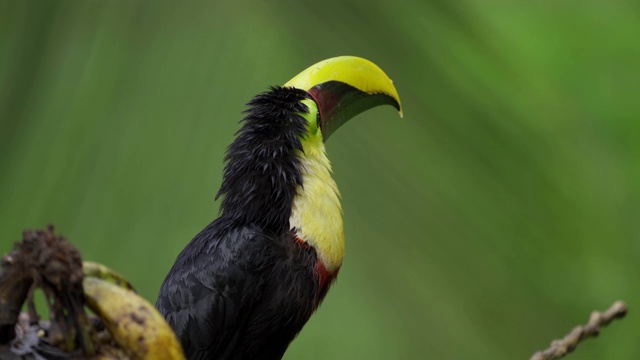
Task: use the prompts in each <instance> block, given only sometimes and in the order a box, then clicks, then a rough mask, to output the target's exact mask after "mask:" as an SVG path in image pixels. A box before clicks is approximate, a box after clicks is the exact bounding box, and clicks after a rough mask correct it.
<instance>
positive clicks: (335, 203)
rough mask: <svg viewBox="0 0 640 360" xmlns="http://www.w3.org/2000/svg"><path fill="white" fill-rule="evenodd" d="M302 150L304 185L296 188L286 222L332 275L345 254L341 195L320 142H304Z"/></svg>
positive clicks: (322, 144)
mask: <svg viewBox="0 0 640 360" xmlns="http://www.w3.org/2000/svg"><path fill="white" fill-rule="evenodd" d="M303 147H304V153H303V154H301V155H300V156H301V160H302V164H301V165H302V181H303V186H298V189H297V195H296V196H295V198H294V201H293V206H292V211H291V218H290V219H289V223H290V225H291V228H293V229H295V231H296V234H297V235H298V237H299V238H300V239H302V240H303V241H305V242H307V243H308V244H309V245H311V246H313V247H314V248H315V250H316V253H317V254H318V257H319V258H320V260H321V261H322V262H323V263H324V266H325V267H326V269H327V271H329V273H333V272H334V271H336V270H337V269H338V268H340V265H342V259H343V258H344V251H345V250H344V248H345V243H344V229H343V225H342V207H341V205H340V192H339V191H338V187H337V185H336V183H335V181H334V180H333V178H332V177H331V163H330V162H329V159H328V158H327V156H326V153H325V148H324V143H322V140H320V141H307V142H304V143H303Z"/></svg>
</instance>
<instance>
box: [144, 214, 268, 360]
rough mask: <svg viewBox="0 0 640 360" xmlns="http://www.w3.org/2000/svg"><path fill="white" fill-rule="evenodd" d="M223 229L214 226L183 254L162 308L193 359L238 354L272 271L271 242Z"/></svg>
mask: <svg viewBox="0 0 640 360" xmlns="http://www.w3.org/2000/svg"><path fill="white" fill-rule="evenodd" d="M220 225H221V224H220V222H213V223H212V224H211V225H209V226H208V227H207V228H205V229H204V230H203V231H202V232H201V233H200V234H198V235H197V236H196V237H195V238H194V239H193V240H192V241H191V243H190V244H189V245H188V246H187V247H186V248H185V249H184V250H183V251H182V253H181V254H180V255H179V256H178V259H177V260H176V264H175V265H174V266H173V268H172V269H171V271H170V272H169V274H168V275H167V278H166V279H165V281H164V283H163V284H162V288H161V289H160V295H159V297H158V302H157V304H156V306H157V308H158V310H160V312H161V313H162V314H163V315H164V316H165V318H166V319H167V321H168V322H169V324H170V325H171V326H172V327H173V329H174V331H175V332H176V335H177V336H178V339H179V340H180V342H181V343H182V346H183V348H184V351H185V354H186V355H187V358H189V359H210V358H216V359H224V358H226V356H225V355H228V354H229V353H230V352H232V351H233V349H234V347H235V346H236V344H237V342H238V338H239V337H240V336H241V335H242V334H240V331H241V329H243V328H244V325H245V324H246V322H247V321H248V320H249V316H251V310H252V308H253V305H254V304H255V302H256V301H257V300H258V299H259V296H258V295H259V293H260V291H261V289H262V287H263V285H264V283H265V281H266V279H265V276H268V275H267V274H269V273H270V271H268V267H269V266H272V265H271V264H272V262H270V256H269V252H268V251H265V250H266V249H269V248H270V246H269V243H270V239H269V238H268V237H267V236H265V235H264V234H262V233H261V232H260V230H259V229H258V228H255V227H253V228H249V227H242V228H239V229H232V230H228V231H220V229H219V228H217V227H219V226H220ZM256 254H261V255H262V256H256Z"/></svg>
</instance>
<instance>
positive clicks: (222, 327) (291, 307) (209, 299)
mask: <svg viewBox="0 0 640 360" xmlns="http://www.w3.org/2000/svg"><path fill="white" fill-rule="evenodd" d="M308 96H309V95H308V94H307V93H306V92H305V91H302V90H297V89H292V88H272V89H271V91H268V92H266V93H263V94H261V95H258V96H257V97H255V98H254V99H253V100H252V101H251V102H249V104H248V105H249V109H248V110H247V113H246V117H245V118H244V120H243V125H242V127H241V129H240V130H239V131H238V133H237V137H236V139H235V140H234V142H233V143H232V144H231V145H230V146H229V148H228V150H227V156H226V158H225V159H226V167H225V170H224V179H223V182H222V186H221V188H220V191H219V192H218V196H223V200H222V204H221V215H220V217H219V218H218V219H217V220H215V221H213V222H212V223H211V224H209V225H208V226H207V227H206V228H205V229H204V230H202V231H201V232H200V233H199V234H198V235H197V236H196V237H195V238H194V239H193V240H192V241H191V242H190V243H189V244H188V245H187V247H186V248H185V249H184V250H183V251H182V253H180V255H179V256H178V258H177V260H176V263H175V264H174V266H173V268H172V269H171V271H170V272H169V274H168V275H167V278H166V279H165V281H164V283H163V284H162V288H161V290H160V295H159V298H158V302H157V304H156V306H157V307H158V309H159V310H160V312H161V313H162V314H163V315H164V316H165V317H166V319H167V320H168V321H169V323H170V324H171V326H172V327H173V329H174V330H175V332H176V334H177V336H178V338H179V339H180V341H181V343H182V345H183V347H184V350H185V353H186V355H187V358H189V359H229V360H231V359H233V360H240V359H264V360H271V359H280V358H281V357H282V356H283V354H284V352H285V350H286V348H287V347H288V345H289V343H290V342H291V341H292V340H293V338H294V337H295V336H296V334H297V333H298V332H299V331H300V330H301V329H302V327H303V326H304V324H305V323H306V321H307V320H308V319H309V317H310V316H311V314H312V313H313V311H314V310H315V308H316V306H317V304H318V302H319V301H321V299H320V296H321V295H323V294H324V291H320V290H318V288H319V278H318V274H317V273H316V272H315V269H316V266H317V261H318V260H317V255H316V252H315V250H314V249H313V248H312V247H310V246H308V245H306V244H303V243H301V242H299V241H297V240H296V238H295V234H294V233H293V232H292V230H291V229H290V227H289V217H290V215H291V206H292V202H293V198H294V196H295V195H296V188H297V186H298V185H302V175H301V171H300V166H301V163H300V159H299V156H300V155H299V154H300V151H301V150H302V145H301V143H300V139H301V138H302V137H303V136H304V134H305V131H306V120H305V119H304V118H303V117H302V116H300V115H299V114H298V113H300V112H304V111H308V109H307V107H306V106H305V105H304V104H302V103H301V102H300V101H301V100H303V99H305V98H308Z"/></svg>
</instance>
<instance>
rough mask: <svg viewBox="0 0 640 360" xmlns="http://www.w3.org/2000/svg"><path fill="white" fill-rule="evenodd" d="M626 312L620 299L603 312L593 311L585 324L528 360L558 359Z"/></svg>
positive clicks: (596, 334)
mask: <svg viewBox="0 0 640 360" xmlns="http://www.w3.org/2000/svg"><path fill="white" fill-rule="evenodd" d="M626 314H627V305H625V303H624V302H622V301H616V302H615V303H613V305H611V307H610V308H609V309H608V310H607V311H605V312H604V313H601V312H599V311H594V312H592V313H591V317H590V318H589V322H588V323H587V324H586V325H580V326H576V327H575V328H573V330H571V332H570V333H569V334H567V335H566V336H565V337H564V338H562V339H560V340H553V341H552V342H551V346H549V348H547V349H545V350H542V351H538V352H536V353H535V354H533V356H531V358H530V360H555V359H560V358H562V357H564V356H565V355H567V354H568V353H570V352H572V351H573V350H575V348H576V347H577V346H578V344H579V343H580V342H581V341H582V340H584V339H587V338H590V337H595V336H598V334H599V333H600V328H601V327H603V326H607V325H609V323H610V322H611V321H612V320H613V319H621V318H623V317H624V316H625V315H626Z"/></svg>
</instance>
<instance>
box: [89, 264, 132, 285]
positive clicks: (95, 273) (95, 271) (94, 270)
mask: <svg viewBox="0 0 640 360" xmlns="http://www.w3.org/2000/svg"><path fill="white" fill-rule="evenodd" d="M82 272H84V276H85V277H86V276H90V277H94V278H98V279H102V280H105V281H108V282H110V283H112V284H115V285H118V286H120V287H122V288H125V289H128V290H131V291H133V292H135V291H136V290H135V289H134V288H133V285H131V283H130V282H129V280H127V279H125V278H124V276H122V275H120V274H118V273H117V272H115V271H113V270H112V269H110V268H109V267H107V266H105V265H102V264H100V263H97V262H93V261H83V262H82Z"/></svg>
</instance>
